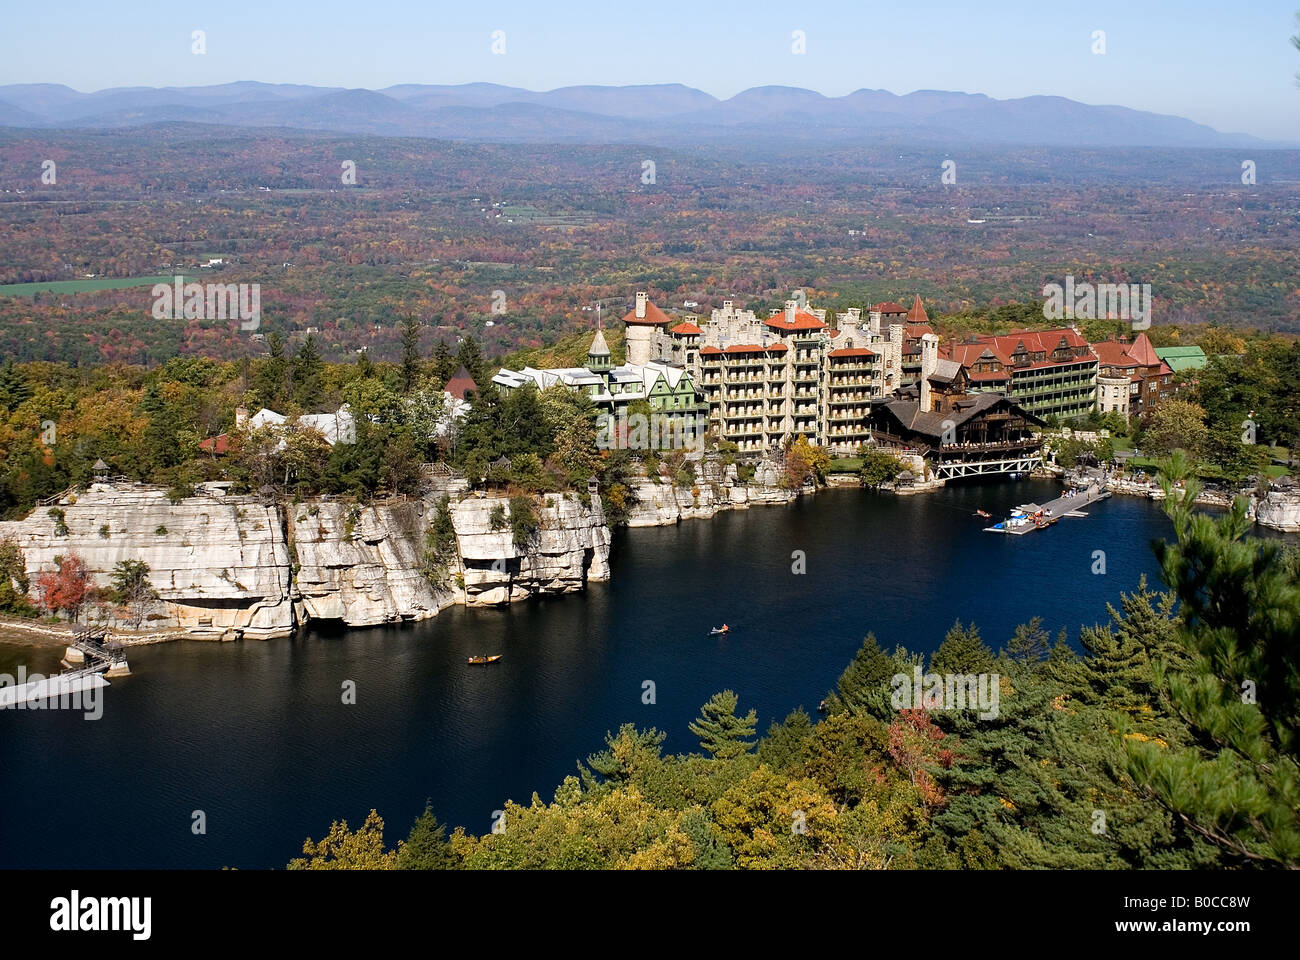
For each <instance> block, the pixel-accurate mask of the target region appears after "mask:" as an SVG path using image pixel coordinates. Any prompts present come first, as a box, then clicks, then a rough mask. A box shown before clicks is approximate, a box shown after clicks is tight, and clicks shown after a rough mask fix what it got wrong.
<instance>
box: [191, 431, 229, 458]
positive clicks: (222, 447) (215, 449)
mask: <svg viewBox="0 0 1300 960" xmlns="http://www.w3.org/2000/svg"><path fill="white" fill-rule="evenodd" d="M199 449H200V450H202V451H203V452H204V453H216V454H223V453H226V452H227V451H229V450H230V437H229V436H227V435H226V434H224V433H220V434H217V436H215V437H208V438H207V439H206V440H200V441H199Z"/></svg>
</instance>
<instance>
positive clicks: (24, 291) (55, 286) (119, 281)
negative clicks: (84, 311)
mask: <svg viewBox="0 0 1300 960" xmlns="http://www.w3.org/2000/svg"><path fill="white" fill-rule="evenodd" d="M175 279H176V275H175V274H172V275H171V276H167V277H95V278H94V279H93V280H51V281H49V282H47V283H3V284H0V297H30V296H31V295H32V294H34V293H90V292H93V291H95V290H117V289H120V288H122V287H152V286H153V285H154V284H155V283H171V282H172V281H173V280H175ZM185 279H186V280H187V281H188V280H192V279H193V278H192V277H186V278H185Z"/></svg>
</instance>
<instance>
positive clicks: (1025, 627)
mask: <svg viewBox="0 0 1300 960" xmlns="http://www.w3.org/2000/svg"><path fill="white" fill-rule="evenodd" d="M1050 641H1051V637H1050V636H1048V633H1047V631H1046V630H1044V629H1043V618H1042V617H1033V618H1031V619H1030V621H1029V622H1028V623H1022V624H1020V626H1018V627H1016V630H1015V633H1014V634H1013V635H1012V637H1011V641H1010V642H1009V643H1008V644H1007V649H1006V654H1007V656H1008V657H1010V658H1011V659H1012V660H1020V661H1024V662H1027V663H1037V662H1038V661H1039V660H1042V659H1043V658H1044V657H1046V656H1047V654H1048V652H1049V651H1050V650H1051V642H1050Z"/></svg>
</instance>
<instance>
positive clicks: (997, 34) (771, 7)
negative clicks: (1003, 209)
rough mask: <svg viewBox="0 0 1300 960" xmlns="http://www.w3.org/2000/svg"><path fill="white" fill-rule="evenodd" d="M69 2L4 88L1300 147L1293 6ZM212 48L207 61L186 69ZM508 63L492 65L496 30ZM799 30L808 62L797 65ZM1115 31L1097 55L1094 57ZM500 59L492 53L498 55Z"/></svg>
mask: <svg viewBox="0 0 1300 960" xmlns="http://www.w3.org/2000/svg"><path fill="white" fill-rule="evenodd" d="M551 6H552V4H550V3H547V2H546V0H506V2H491V0H482V2H461V3H455V4H450V3H445V2H439V0H313V2H301V0H260V2H246V0H221V2H219V3H211V4H181V3H176V2H175V0H169V2H157V0H126V2H125V3H105V2H104V0H60V2H59V3H58V4H57V5H55V6H50V5H47V4H38V3H23V4H11V5H9V6H8V8H7V9H6V11H5V15H4V28H3V31H2V32H0V84H6V83H62V84H66V85H68V86H70V87H73V88H74V89H77V90H82V91H92V90H100V89H104V88H108V87H123V86H156V87H160V86H199V85H206V84H215V83H226V82H230V81H235V80H262V81H266V82H283V83H308V84H315V85H320V86H340V87H366V88H369V89H382V88H383V87H386V86H390V85H392V84H395V83H470V82H475V81H489V82H493V83H502V84H508V85H511V86H518V87H525V88H527V89H530V90H550V89H553V88H555V87H561V86H568V85H571V84H640V83H684V84H686V85H688V86H692V87H696V88H698V89H701V90H704V91H706V92H708V93H711V94H713V95H714V96H717V97H723V98H725V97H730V96H733V95H734V94H736V93H738V92H740V91H741V90H744V89H747V88H749V87H754V86H762V85H768V84H774V85H781V86H796V87H805V88H807V89H810V90H816V91H818V92H820V93H823V94H826V95H828V96H841V95H843V94H846V93H850V92H852V91H854V90H858V89H861V88H864V87H865V88H870V89H885V90H889V91H892V92H894V93H900V94H901V93H909V92H911V91H913V90H956V91H962V92H966V93H983V94H987V95H989V96H991V97H995V98H998V99H1006V98H1013V97H1022V96H1031V95H1038V94H1048V95H1056V96H1064V97H1069V98H1070V99H1073V100H1078V101H1081V102H1084V103H1091V104H1119V105H1122V106H1126V107H1132V108H1135V109H1139V110H1151V111H1154V112H1157V113H1168V114H1174V115H1177V116H1182V117H1187V118H1189V119H1192V120H1196V121H1198V122H1200V123H1205V124H1208V125H1209V126H1212V127H1214V128H1215V129H1218V130H1220V131H1223V132H1227V133H1249V134H1254V135H1256V136H1260V137H1266V138H1274V139H1286V140H1300V86H1297V83H1296V76H1295V75H1296V73H1297V72H1300V50H1296V48H1295V47H1294V46H1292V45H1291V43H1290V40H1289V38H1290V36H1291V35H1292V34H1294V33H1296V32H1297V30H1298V28H1297V23H1296V19H1295V15H1296V11H1297V10H1300V0H1235V2H1219V0H1184V2H1172V0H1124V2H1114V0H1101V2H1085V3H1081V2H1069V0H960V2H948V0H938V2H936V0H832V2H817V0H800V2H773V0H743V2H737V0H691V2H682V0H623V2H609V0H595V2H593V0H566V2H564V3H563V4H562V5H561V6H558V8H556V9H548V8H549V7H551ZM194 30H203V31H204V35H205V46H206V52H205V53H203V54H202V55H199V54H195V53H192V52H191V47H192V41H191V35H192V32H193V31H194ZM494 31H503V32H504V53H493V50H492V48H493V32H494ZM795 31H802V35H803V38H804V49H805V51H806V52H804V53H803V54H797V53H795V52H794V51H793V47H794V44H795V40H794V39H793V37H794V33H795ZM1095 31H1104V34H1105V38H1104V42H1105V53H1094V52H1093V48H1094V46H1095V45H1096V41H1095V40H1094V32H1095ZM497 46H498V49H500V46H501V45H500V44H499V43H498V44H497Z"/></svg>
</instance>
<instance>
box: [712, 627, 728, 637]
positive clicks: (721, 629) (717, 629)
mask: <svg viewBox="0 0 1300 960" xmlns="http://www.w3.org/2000/svg"><path fill="white" fill-rule="evenodd" d="M730 632H731V628H730V627H714V628H713V629H712V630H710V631H709V636H713V635H714V634H718V633H730Z"/></svg>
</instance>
